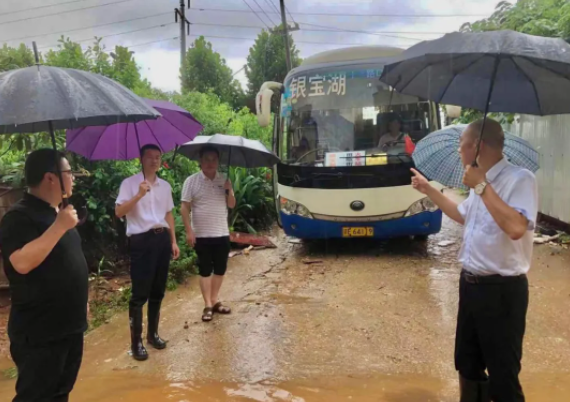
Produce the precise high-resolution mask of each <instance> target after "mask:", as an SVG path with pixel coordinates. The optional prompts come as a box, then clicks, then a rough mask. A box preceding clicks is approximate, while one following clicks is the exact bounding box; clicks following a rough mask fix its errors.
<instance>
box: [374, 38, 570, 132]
mask: <svg viewBox="0 0 570 402" xmlns="http://www.w3.org/2000/svg"><path fill="white" fill-rule="evenodd" d="M380 80H381V81H383V82H385V83H386V84H388V85H391V86H392V87H393V88H394V89H395V90H396V91H398V92H400V93H404V94H408V95H414V96H418V97H421V98H424V99H429V100H432V101H435V102H438V103H443V104H448V105H458V106H463V107H467V108H474V109H479V110H484V111H485V116H486V115H487V113H488V112H504V113H524V114H535V115H549V114H563V113H570V45H569V44H568V43H566V42H565V41H564V40H562V39H555V38H544V37H539V36H532V35H526V34H522V33H518V32H514V31H493V32H481V33H459V32H454V33H451V34H447V35H445V36H443V37H442V38H440V39H436V40H432V41H425V42H421V43H419V44H417V45H415V46H412V47H411V48H409V49H408V50H406V51H405V52H403V53H402V55H401V56H399V57H397V58H396V59H395V61H394V63H392V64H389V65H387V66H386V67H385V68H384V72H383V73H382V77H380ZM481 132H483V130H481Z"/></svg>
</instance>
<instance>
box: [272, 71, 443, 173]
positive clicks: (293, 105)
mask: <svg viewBox="0 0 570 402" xmlns="http://www.w3.org/2000/svg"><path fill="white" fill-rule="evenodd" d="M381 73H382V70H381V69H378V68H376V69H366V68H354V69H346V68H344V69H336V70H333V69H326V68H323V69H314V70H311V71H305V72H300V73H298V74H296V75H293V76H291V77H289V78H288V80H287V82H286V83H285V90H284V93H283V95H282V98H281V122H282V123H281V130H280V138H279V151H280V154H281V155H280V156H281V160H282V162H283V163H284V164H287V165H297V166H313V167H346V166H366V165H386V164H392V163H402V162H403V161H404V162H409V161H410V158H411V157H410V155H409V154H407V153H406V149H407V148H406V143H408V144H409V143H410V140H411V142H414V143H415V142H417V141H418V140H420V139H422V138H423V137H424V136H426V135H427V134H428V133H429V132H430V131H432V130H433V128H434V127H435V124H436V123H435V124H434V122H433V114H434V110H435V108H433V107H431V105H430V103H429V102H426V101H422V100H420V99H418V98H416V97H413V96H407V95H401V94H398V93H393V92H392V91H390V88H388V87H387V86H386V85H385V84H383V83H382V82H380V81H379V77H380V75H381Z"/></svg>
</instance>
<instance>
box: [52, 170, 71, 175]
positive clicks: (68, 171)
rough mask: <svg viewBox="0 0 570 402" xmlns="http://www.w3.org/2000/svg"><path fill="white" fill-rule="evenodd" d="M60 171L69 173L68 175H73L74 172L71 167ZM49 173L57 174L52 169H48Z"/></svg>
mask: <svg viewBox="0 0 570 402" xmlns="http://www.w3.org/2000/svg"><path fill="white" fill-rule="evenodd" d="M60 172H61V174H63V173H66V174H68V175H70V176H75V173H74V172H73V170H71V169H68V170H60ZM50 173H53V174H57V172H56V171H53V170H50Z"/></svg>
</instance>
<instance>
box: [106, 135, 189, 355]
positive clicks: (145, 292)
mask: <svg viewBox="0 0 570 402" xmlns="http://www.w3.org/2000/svg"><path fill="white" fill-rule="evenodd" d="M140 155H141V162H142V168H143V172H142V173H139V174H137V175H134V176H131V177H129V178H127V179H125V180H124V181H123V183H122V184H121V189H120V190H119V196H118V197H117V206H116V208H115V213H116V215H117V216H118V217H119V218H122V217H125V216H126V218H127V236H128V237H129V251H130V256H131V280H132V296H131V300H130V302H129V321H130V328H131V352H132V354H133V358H134V359H135V360H146V359H147V358H148V354H147V351H146V349H145V347H144V345H143V341H142V322H143V307H144V305H145V304H146V302H147V301H148V328H147V342H148V344H150V345H151V346H153V347H154V348H155V349H164V348H165V347H166V342H165V341H164V340H162V339H161V338H160V336H158V323H159V320H160V306H161V304H162V299H163V298H164V292H165V290H166V282H167V279H168V268H169V266H170V259H171V258H174V259H176V258H178V256H179V255H180V250H179V248H178V245H177V242H176V232H175V226H174V215H173V213H172V210H173V209H174V202H173V200H172V188H171V187H170V184H168V182H167V181H165V180H162V179H160V178H159V177H158V176H157V172H158V170H159V169H160V166H161V162H162V152H161V150H160V148H158V147H157V146H156V145H145V146H143V147H142V148H141V152H140Z"/></svg>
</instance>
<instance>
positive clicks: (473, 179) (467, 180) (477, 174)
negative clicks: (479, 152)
mask: <svg viewBox="0 0 570 402" xmlns="http://www.w3.org/2000/svg"><path fill="white" fill-rule="evenodd" d="M485 179H486V176H485V172H483V170H482V169H481V168H480V167H473V166H469V165H467V166H465V173H464V174H463V184H465V185H466V186H467V187H469V188H475V187H476V186H477V185H479V184H481V183H484V182H485Z"/></svg>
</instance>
